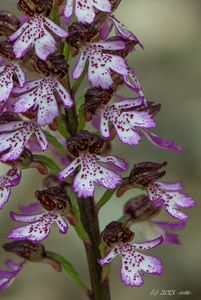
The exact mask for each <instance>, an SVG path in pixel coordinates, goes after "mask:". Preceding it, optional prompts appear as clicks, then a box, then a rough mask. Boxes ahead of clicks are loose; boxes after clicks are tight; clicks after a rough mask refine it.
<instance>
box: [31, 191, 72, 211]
mask: <svg viewBox="0 0 201 300" xmlns="http://www.w3.org/2000/svg"><path fill="white" fill-rule="evenodd" d="M35 196H36V198H37V199H38V201H39V202H40V204H41V205H42V207H43V208H44V209H46V210H47V211H55V210H56V211H59V212H60V213H62V214H66V213H68V212H70V210H71V201H70V197H69V196H68V195H67V193H66V191H65V189H64V188H63V187H61V186H54V187H51V188H49V189H47V190H42V191H36V193H35Z"/></svg>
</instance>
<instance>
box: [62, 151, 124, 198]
mask: <svg viewBox="0 0 201 300" xmlns="http://www.w3.org/2000/svg"><path fill="white" fill-rule="evenodd" d="M97 162H102V163H112V164H113V165H115V166H117V167H119V168H120V169H121V170H123V171H125V170H126V169H127V164H126V163H125V161H124V160H122V159H119V158H117V157H115V156H106V157H103V156H99V155H91V154H85V155H82V156H80V157H78V158H76V159H75V160H74V161H73V162H72V163H71V164H70V165H69V166H68V167H67V168H65V169H64V170H63V171H61V172H60V173H59V179H60V180H65V178H67V177H68V176H69V175H70V174H71V173H72V172H74V171H75V170H76V169H77V167H78V166H80V167H81V169H80V171H79V172H78V173H77V175H76V176H75V178H74V182H73V188H74V191H75V192H76V193H77V195H78V197H83V198H87V197H92V196H93V195H94V191H95V184H96V185H101V186H103V187H105V188H106V189H115V188H116V187H117V185H118V184H120V183H121V182H122V179H121V177H120V175H119V174H117V173H116V172H114V171H112V170H110V169H109V168H105V167H103V166H101V165H99V164H98V163H97Z"/></svg>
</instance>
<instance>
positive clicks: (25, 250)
mask: <svg viewBox="0 0 201 300" xmlns="http://www.w3.org/2000/svg"><path fill="white" fill-rule="evenodd" d="M3 248H4V249H5V250H6V251H8V252H11V253H14V254H16V255H18V256H19V257H22V258H23V259H25V260H27V261H31V262H44V263H48V264H50V265H51V266H52V267H53V268H54V270H55V271H57V272H61V271H62V267H61V265H60V264H59V262H58V261H56V260H55V259H53V258H52V257H51V256H49V254H50V253H49V252H46V250H45V247H44V246H43V245H42V244H40V243H37V244H36V243H33V242H31V241H29V240H24V241H13V242H10V243H6V244H4V245H3Z"/></svg>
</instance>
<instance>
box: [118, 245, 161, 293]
mask: <svg viewBox="0 0 201 300" xmlns="http://www.w3.org/2000/svg"><path fill="white" fill-rule="evenodd" d="M119 254H121V255H122V268H121V278H122V281H123V282H124V283H125V284H126V285H130V286H136V287H139V286H141V285H143V283H144V281H143V279H142V275H143V273H150V274H153V275H160V274H161V273H162V263H161V261H160V259H159V258H158V257H154V256H147V255H144V254H141V253H138V252H136V251H135V248H134V247H133V246H132V245H130V244H125V245H123V246H121V247H119Z"/></svg>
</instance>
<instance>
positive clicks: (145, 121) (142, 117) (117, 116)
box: [100, 98, 156, 145]
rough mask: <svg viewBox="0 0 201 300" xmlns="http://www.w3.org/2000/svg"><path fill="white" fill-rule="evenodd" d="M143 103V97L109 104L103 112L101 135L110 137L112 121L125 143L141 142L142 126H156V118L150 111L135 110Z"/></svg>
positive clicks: (135, 143) (134, 143)
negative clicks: (140, 131) (110, 123)
mask: <svg viewBox="0 0 201 300" xmlns="http://www.w3.org/2000/svg"><path fill="white" fill-rule="evenodd" d="M142 104H143V99H142V98H135V99H127V100H123V101H120V102H117V103H114V104H112V105H108V106H107V107H106V109H105V111H104V112H103V113H102V114H101V123H100V132H101V135H102V136H103V137H104V138H109V137H110V129H109V121H110V122H112V123H113V124H114V126H115V129H116V131H117V134H118V136H119V139H120V140H121V141H122V142H123V143H125V144H129V145H137V144H139V141H140V140H141V138H142V136H141V135H140V133H139V130H140V128H144V127H145V128H152V127H155V126H156V123H155V121H154V119H153V118H152V116H151V115H150V114H149V113H148V112H146V111H137V110H136V111H135V110H133V109H134V108H135V107H139V106H141V105H142ZM131 109H132V110H131Z"/></svg>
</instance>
